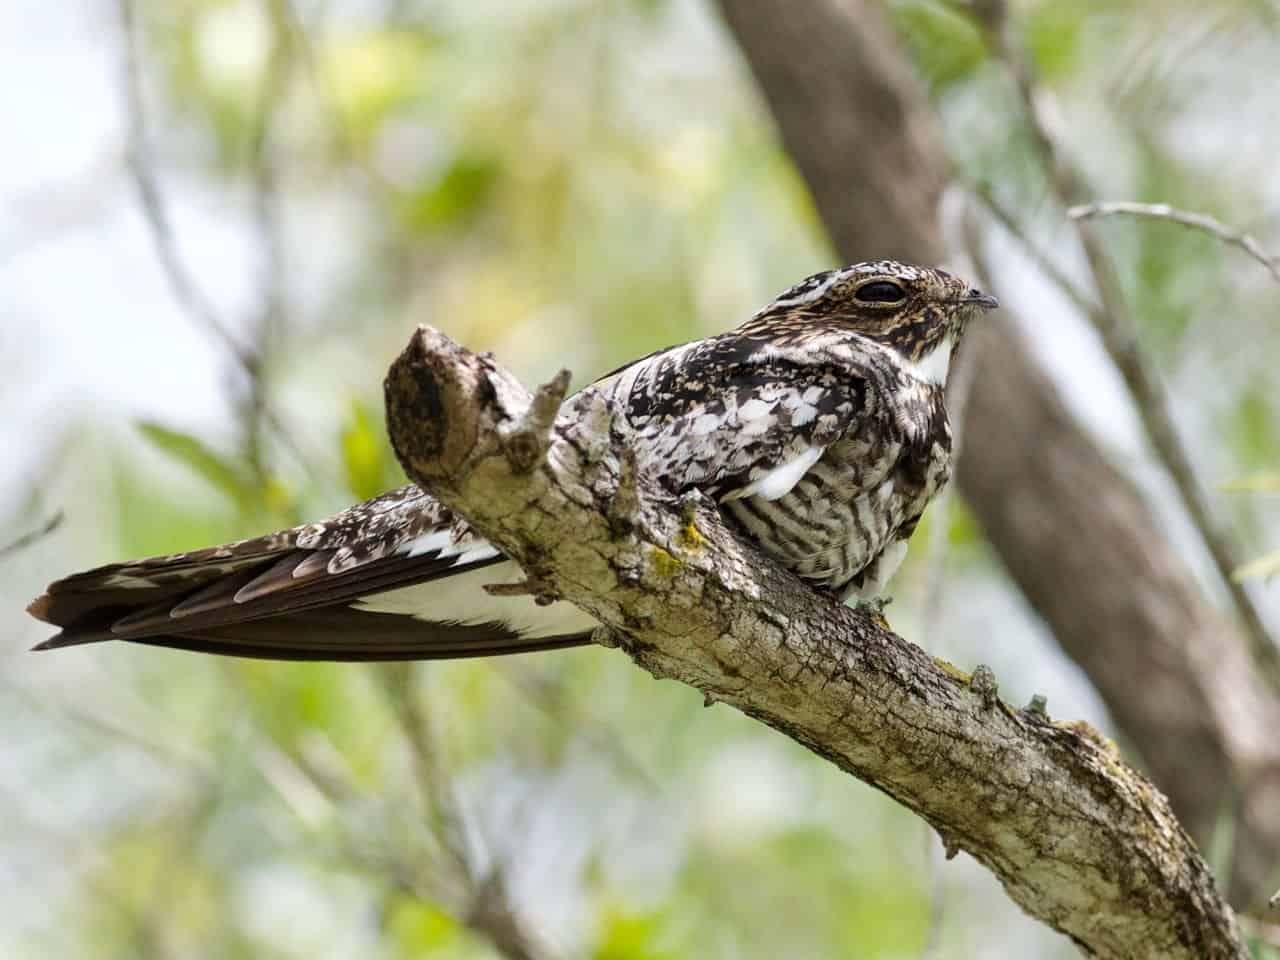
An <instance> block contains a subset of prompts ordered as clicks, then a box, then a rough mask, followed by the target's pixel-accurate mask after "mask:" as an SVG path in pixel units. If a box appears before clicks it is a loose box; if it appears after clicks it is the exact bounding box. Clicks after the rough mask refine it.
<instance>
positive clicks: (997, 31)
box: [968, 0, 1280, 689]
mask: <svg viewBox="0 0 1280 960" xmlns="http://www.w3.org/2000/svg"><path fill="white" fill-rule="evenodd" d="M968 9H970V10H971V12H972V13H973V14H974V16H975V18H976V19H977V21H978V22H979V24H980V25H981V26H982V27H983V29H984V30H985V32H986V34H987V36H988V39H989V41H990V44H991V47H992V49H993V50H994V51H995V53H996V55H997V56H998V57H999V58H1000V59H1001V60H1002V61H1003V62H1004V63H1005V65H1006V67H1007V68H1008V70H1009V73H1010V74H1011V76H1012V77H1013V80H1014V84H1015V86H1016V87H1017V90H1018V94H1019V96H1020V97H1021V100H1022V104H1023V109H1024V112H1025V114H1026V118H1027V124H1028V127H1029V130H1030V133H1031V136H1032V140H1033V141H1034V142H1035V144H1036V148H1037V151H1038V152H1039V154H1040V156H1041V160H1042V162H1043V164H1044V167H1045V170H1046V173H1047V175H1048V181H1049V186H1050V189H1051V190H1052V192H1053V194H1054V195H1055V197H1056V199H1057V201H1058V202H1059V203H1060V204H1062V205H1063V206H1064V207H1068V208H1069V207H1073V206H1076V205H1078V204H1080V203H1083V202H1085V197H1084V196H1083V195H1084V193H1085V190H1084V186H1083V183H1084V178H1083V176H1082V175H1081V174H1080V173H1079V172H1078V171H1077V170H1076V169H1075V167H1074V166H1073V165H1072V164H1071V162H1070V161H1069V160H1068V158H1067V155H1066V151H1065V150H1063V149H1061V148H1060V147H1059V146H1058V144H1057V142H1056V141H1055V139H1054V137H1053V135H1052V134H1051V132H1050V125H1049V123H1048V121H1047V120H1046V118H1045V113H1044V97H1045V96H1047V94H1046V93H1045V92H1044V91H1042V90H1041V89H1040V88H1039V87H1038V85H1037V82H1036V77H1035V71H1034V68H1033V66H1032V64H1031V61H1030V59H1029V58H1028V57H1027V56H1026V54H1025V52H1024V51H1023V49H1022V47H1021V44H1020V42H1019V40H1018V38H1017V37H1016V35H1015V32H1014V27H1013V24H1012V22H1011V21H1010V20H1009V18H1008V10H1007V6H1006V3H1005V2H1004V0H982V2H976V3H973V4H971V5H969V6H968ZM1072 223H1073V224H1074V225H1075V227H1076V232H1077V234H1078V236H1079V239H1080V244H1081V246H1082V248H1083V250H1084V254H1085V259H1086V260H1087V262H1088V264H1089V269H1090V271H1091V272H1092V274H1093V280H1094V285H1095V286H1096V288H1097V292H1098V298H1099V303H1100V306H1099V307H1097V308H1095V309H1093V310H1090V311H1087V312H1086V313H1087V316H1088V317H1089V319H1090V321H1091V322H1092V324H1093V326H1094V328H1095V330H1096V331H1097V332H1098V335H1099V337H1100V338H1101V339H1102V342H1103V345H1104V346H1105V347H1106V349H1107V353H1108V354H1109V355H1110V357H1111V360H1112V362H1113V363H1114V364H1115V365H1116V368H1117V369H1118V370H1119V371H1120V375H1121V377H1122V378H1123V379H1124V382H1125V385H1126V387H1127V388H1128V391H1129V394H1130V396H1131V397H1132V398H1133V402H1134V405H1135V406H1136V407H1137V409H1138V414H1139V416H1140V418H1141V420H1142V423H1143V427H1144V428H1145V430H1146V433H1147V436H1148V437H1149V438H1150V440H1151V444H1152V446H1153V447H1154V448H1155V451H1156V455H1157V456H1158V457H1159V459H1160V461H1161V463H1162V464H1163V465H1164V468H1165V470H1166V471H1167V472H1168V473H1169V475H1170V477H1171V478H1172V479H1173V482H1174V486H1175V487H1176V488H1177V490H1178V495H1179V497H1180V498H1181V500H1182V503H1183V506H1184V508H1185V509H1186V511H1187V514H1188V515H1189V516H1190V518H1191V521H1192V523H1193V524H1194V525H1195V527H1196V530H1197V531H1198V532H1199V534H1200V538H1201V540H1202V541H1203V543H1204V544H1205V547H1206V548H1207V549H1208V551H1209V554H1210V556H1211V558H1212V559H1213V563H1214V566H1215V567H1216V568H1217V571H1218V575H1219V577H1220V579H1221V581H1222V583H1223V585H1224V586H1225V588H1226V590H1227V592H1228V595H1229V596H1230V597H1231V601H1232V603H1233V605H1234V606H1235V608H1236V610H1237V612H1238V614H1239V616H1240V619H1241V621H1242V623H1243V626H1244V629H1245V632H1246V635H1247V637H1248V639H1249V645H1250V648H1251V651H1252V653H1253V657H1254V660H1255V662H1256V663H1257V664H1258V666H1259V667H1260V668H1261V669H1262V671H1263V672H1264V674H1265V675H1266V677H1267V679H1268V681H1269V682H1270V683H1271V684H1272V685H1273V686H1274V687H1276V688H1277V689H1280V649H1278V648H1277V647H1276V645H1275V643H1274V641H1273V640H1272V639H1271V636H1270V634H1269V632H1268V631H1267V628H1266V625H1265V623H1264V621H1263V619H1262V615H1261V613H1260V612H1259V610H1258V608H1257V606H1256V605H1255V603H1254V602H1253V598H1252V596H1251V595H1250V594H1249V592H1248V589H1247V588H1246V587H1245V586H1244V585H1243V584H1241V583H1240V582H1239V581H1238V580H1235V579H1234V578H1233V577H1232V573H1233V571H1235V570H1236V569H1238V568H1239V566H1240V560H1239V557H1238V554H1237V551H1236V547H1235V544H1234V542H1233V539H1232V536H1231V534H1230V532H1229V531H1228V530H1227V529H1226V527H1225V525H1224V524H1223V523H1222V522H1221V521H1220V520H1219V519H1218V517H1217V514H1216V511H1215V510H1214V509H1213V506H1212V505H1211V503H1210V501H1209V498H1208V495H1207V494H1206V493H1205V490H1204V487H1203V485H1202V484H1201V483H1200V479H1199V477H1198V475H1197V474H1196V470H1195V467H1194V465H1193V464H1192V461H1191V457H1190V455H1189V454H1188V453H1187V450H1186V447H1185V446H1184V444H1183V442H1182V440H1181V438H1180V436H1179V434H1178V430H1177V427H1176V425H1175V423H1174V420H1173V416H1172V414H1171V413H1170V410H1169V402H1168V398H1167V396H1166V393H1165V390H1164V386H1163V384H1162V383H1161V381H1160V377H1159V375H1158V374H1157V372H1156V371H1155V370H1154V369H1153V367H1152V366H1151V364H1150V363H1149V362H1148V361H1147V359H1146V357H1145V355H1144V354H1143V352H1142V349H1141V345H1140V344H1139V341H1138V330H1137V324H1136V323H1135V322H1134V319H1133V317H1132V316H1131V314H1130V313H1129V310H1128V307H1127V305H1126V303H1125V299H1124V294H1123V292H1122V290H1121V286H1120V282H1119V278H1118V277H1117V276H1116V273H1115V268H1114V266H1113V265H1112V263H1111V260H1110V258H1109V256H1108V254H1107V251H1106V249H1105V247H1104V245H1103V243H1102V240H1101V238H1100V237H1099V236H1098V234H1097V233H1096V232H1095V231H1094V230H1093V229H1092V227H1091V226H1090V225H1089V224H1088V223H1086V222H1084V221H1083V220H1078V219H1077V220H1073V221H1072Z"/></svg>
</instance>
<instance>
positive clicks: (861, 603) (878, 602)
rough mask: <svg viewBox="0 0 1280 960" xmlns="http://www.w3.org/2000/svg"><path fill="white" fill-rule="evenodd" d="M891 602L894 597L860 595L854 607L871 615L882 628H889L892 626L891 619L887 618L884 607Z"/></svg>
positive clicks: (859, 611) (862, 612)
mask: <svg viewBox="0 0 1280 960" xmlns="http://www.w3.org/2000/svg"><path fill="white" fill-rule="evenodd" d="M891 603H893V597H859V598H858V599H857V601H856V602H855V603H854V605H853V609H854V610H855V611H857V612H858V613H861V614H864V615H866V616H868V617H870V618H871V619H872V620H873V621H875V623H876V625H877V626H879V627H881V628H882V629H884V630H889V629H891V628H890V626H889V621H888V620H886V619H885V616H884V608H885V607H887V606H889V604H891Z"/></svg>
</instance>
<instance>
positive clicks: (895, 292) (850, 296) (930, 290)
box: [739, 260, 999, 383]
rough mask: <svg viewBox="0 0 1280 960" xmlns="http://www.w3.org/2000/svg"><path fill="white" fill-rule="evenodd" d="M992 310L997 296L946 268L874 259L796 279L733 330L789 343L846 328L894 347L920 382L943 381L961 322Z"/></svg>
mask: <svg viewBox="0 0 1280 960" xmlns="http://www.w3.org/2000/svg"><path fill="white" fill-rule="evenodd" d="M997 306H999V304H998V303H997V301H996V299H995V297H992V296H989V295H987V294H985V293H982V292H981V291H980V290H978V289H976V288H974V287H971V286H969V285H968V284H966V283H964V282H963V281H962V280H960V279H958V278H956V277H953V276H952V275H951V274H949V273H947V272H946V271H945V270H939V269H937V268H935V267H920V266H915V265H914V264H909V263H899V262H898V261H896V260H874V261H868V262H865V263H855V264H852V265H851V266H847V267H840V268H838V269H836V270H827V271H824V272H823V273H815V274H814V275H813V276H811V277H808V278H806V279H804V280H801V281H800V282H799V283H797V284H796V285H795V286H794V287H792V288H791V289H790V290H788V291H787V292H786V293H784V294H782V295H781V296H779V297H778V298H777V299H776V300H774V301H773V302H772V303H770V304H769V305H768V306H766V307H765V308H764V309H762V310H760V311H759V312H758V313H757V314H756V315H755V316H754V317H752V318H751V319H750V320H748V321H747V322H746V323H745V324H743V326H742V327H740V328H739V330H740V332H742V333H745V334H747V335H749V336H760V337H767V338H770V339H774V338H785V339H790V338H791V337H804V336H806V335H809V334H812V333H814V332H816V331H828V330H831V329H832V328H836V329H847V330H850V331H852V332H855V333H859V334H862V335H863V336H865V337H868V338H870V339H872V340H875V341H877V342H880V343H883V344H885V345H886V346H889V347H892V348H893V349H894V350H895V351H897V353H898V354H899V355H901V357H902V358H903V359H904V360H905V361H906V362H908V363H910V364H912V365H913V366H914V367H915V368H916V370H917V371H918V372H919V373H921V374H922V375H923V376H925V377H927V378H928V379H930V380H932V381H934V382H936V383H942V382H944V381H945V380H946V373H947V366H948V364H949V362H950V359H951V352H952V350H953V349H954V347H955V345H956V344H957V343H958V342H959V340H960V336H961V334H963V332H964V328H965V324H966V322H967V321H968V320H969V319H971V318H972V317H974V316H976V315H978V314H980V313H983V312H984V311H987V310H992V309H995V308H996V307H997Z"/></svg>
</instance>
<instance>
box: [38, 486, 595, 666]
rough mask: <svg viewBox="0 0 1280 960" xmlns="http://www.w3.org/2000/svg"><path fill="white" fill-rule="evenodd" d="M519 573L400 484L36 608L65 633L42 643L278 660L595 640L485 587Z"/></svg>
mask: <svg viewBox="0 0 1280 960" xmlns="http://www.w3.org/2000/svg"><path fill="white" fill-rule="evenodd" d="M392 518H394V520H395V522H394V523H391V522H390V520H391V519H392ZM362 524H363V526H362ZM362 531H363V535H362ZM501 564H505V565H506V567H505V568H504V569H494V570H489V569H488V568H491V567H496V566H497V565H501ZM518 572H519V571H518V569H515V568H514V566H513V565H512V564H510V562H509V561H506V560H505V558H504V557H502V556H501V555H500V554H499V553H498V551H497V550H495V549H493V548H492V547H490V546H489V545H488V544H486V543H485V542H484V541H483V540H480V539H479V538H476V537H475V536H474V535H472V534H471V533H470V531H469V530H468V529H467V528H466V527H465V525H461V524H458V523H456V522H455V521H454V520H453V518H452V517H451V516H449V514H448V511H447V510H446V509H445V508H444V507H442V506H441V505H440V504H438V503H437V502H435V501H434V500H431V499H430V498H429V497H428V496H427V495H426V494H423V493H421V491H409V492H407V493H406V490H404V489H402V490H399V491H393V492H392V493H391V494H385V495H384V496H383V497H381V498H377V499H375V500H373V501H369V502H368V503H366V504H359V505H357V506H356V507H353V508H351V509H350V510H348V511H344V513H342V514H339V515H338V516H337V517H335V518H332V519H331V520H329V521H324V522H322V523H319V524H309V525H307V526H304V527H296V528H294V529H292V530H285V531H280V532H278V533H273V534H270V535H268V536H265V537H260V538H257V539H254V540H246V541H241V542H238V543H234V544H227V545H223V546H219V547H210V548H208V549H205V550H199V551H194V552H191V553H186V554H174V555H171V556H167V557H153V558H149V559H146V560H137V561H132V562H129V563H119V564H110V565H107V566H104V567H97V568H95V569H93V570H87V571H84V572H82V573H77V574H73V575H71V576H69V577H65V578H63V579H62V580H58V581H56V582H55V583H53V584H51V585H50V586H49V588H48V590H47V591H46V592H45V593H44V594H43V595H41V596H40V597H37V598H36V599H35V600H34V601H32V603H31V604H30V606H28V607H27V610H28V612H29V613H31V615H32V616H34V617H36V618H37V619H40V620H43V621H45V622H46V623H50V624H53V625H54V626H57V627H60V628H61V630H60V632H59V633H58V634H56V635H55V636H53V637H51V638H49V639H48V640H45V641H43V642H42V643H39V644H37V645H36V646H35V648H34V649H36V650H54V649H59V648H62V647H70V646H77V645H80V644H86V643H95V642H98V641H103V640H113V639H118V640H128V641H132V642H137V643H145V644H151V645H156V646H165V647H174V648H179V649H184V650H194V651H200V652H205V653H217V654H226V655H234V656H247V657H265V658H271V659H283V660H403V659H436V658H442V657H469V656H487V655H491V654H499V653H518V652H524V651H527V650H546V649H558V648H560V647H565V646H572V645H576V644H582V643H586V642H588V641H589V639H590V631H591V629H592V627H593V626H594V623H593V622H592V621H591V619H590V617H588V616H586V615H585V614H582V613H581V612H580V611H577V609H576V608H571V607H567V605H564V604H554V605H552V608H534V606H533V604H532V601H531V600H528V598H518V597H517V598H498V597H490V596H488V593H487V591H485V590H484V589H483V587H484V584H485V583H486V582H487V581H489V580H490V579H492V580H501V579H505V578H509V577H510V576H512V575H518ZM383 596H385V597H387V598H388V599H386V600H383V599H382V598H383Z"/></svg>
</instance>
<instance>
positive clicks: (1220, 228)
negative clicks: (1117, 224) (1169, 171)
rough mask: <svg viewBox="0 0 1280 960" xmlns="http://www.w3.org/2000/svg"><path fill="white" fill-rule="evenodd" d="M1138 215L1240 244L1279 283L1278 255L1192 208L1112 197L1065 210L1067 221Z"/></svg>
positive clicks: (1252, 239)
mask: <svg viewBox="0 0 1280 960" xmlns="http://www.w3.org/2000/svg"><path fill="white" fill-rule="evenodd" d="M1114 216H1124V217H1138V218H1139V219H1145V220H1165V221H1168V222H1169V223H1176V224H1178V225H1179V226H1183V227H1186V228H1188V229H1190V230H1199V231H1200V232H1201V233H1207V234H1209V235H1210V236H1211V237H1217V238H1218V239H1219V240H1221V241H1222V242H1223V243H1229V244H1231V245H1232V246H1235V247H1239V248H1240V249H1241V250H1243V251H1244V252H1245V253H1247V254H1248V255H1249V256H1251V257H1253V259H1255V260H1257V261H1258V262H1259V263H1260V264H1262V265H1263V266H1264V267H1266V268H1267V271H1268V272H1269V273H1270V274H1271V276H1272V277H1274V278H1275V279H1276V281H1277V282H1280V257H1273V256H1272V255H1271V254H1269V253H1267V251H1266V250H1264V249H1262V244H1260V243H1258V241H1257V240H1256V239H1254V237H1253V236H1252V235H1251V234H1248V233H1244V232H1242V231H1240V230H1235V229H1233V228H1231V227H1228V226H1227V225H1226V224H1225V223H1223V222H1222V221H1220V220H1215V219H1214V218H1213V217H1211V216H1209V215H1208V214H1204V213H1195V212H1193V211H1191V210H1179V209H1178V208H1177V207H1171V206H1169V204H1167V203H1134V202H1133V201H1130V200H1114V201H1110V202H1107V203H1082V204H1079V205H1077V206H1074V207H1070V208H1068V210H1067V219H1069V220H1087V219H1089V218H1091V217H1114Z"/></svg>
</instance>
